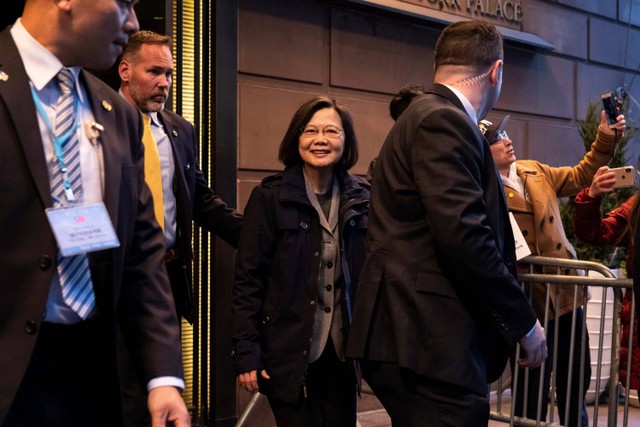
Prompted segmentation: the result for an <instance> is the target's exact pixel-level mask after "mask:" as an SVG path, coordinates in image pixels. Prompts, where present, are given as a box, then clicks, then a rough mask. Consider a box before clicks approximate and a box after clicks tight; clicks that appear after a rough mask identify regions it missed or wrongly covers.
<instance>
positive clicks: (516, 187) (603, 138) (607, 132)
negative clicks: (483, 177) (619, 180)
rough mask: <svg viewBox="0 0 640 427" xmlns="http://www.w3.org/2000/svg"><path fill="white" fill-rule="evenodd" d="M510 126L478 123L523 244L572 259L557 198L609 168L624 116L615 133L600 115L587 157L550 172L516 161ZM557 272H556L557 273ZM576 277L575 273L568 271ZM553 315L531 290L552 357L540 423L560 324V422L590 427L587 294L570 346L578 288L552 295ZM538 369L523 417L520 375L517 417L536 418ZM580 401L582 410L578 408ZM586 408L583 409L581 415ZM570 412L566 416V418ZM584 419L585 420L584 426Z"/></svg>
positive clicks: (542, 292)
mask: <svg viewBox="0 0 640 427" xmlns="http://www.w3.org/2000/svg"><path fill="white" fill-rule="evenodd" d="M508 121H509V116H506V117H505V118H504V119H503V120H502V121H501V122H500V123H499V124H498V125H493V124H492V123H490V122H487V121H483V122H481V123H480V128H481V130H483V131H484V134H485V137H486V138H487V140H488V141H489V144H490V146H491V153H492V155H493V159H494V162H495V164H496V167H497V168H498V170H499V171H500V176H501V178H502V182H503V185H504V192H505V196H506V199H507V204H508V205H509V211H511V212H512V213H513V215H514V217H515V219H516V222H517V224H518V227H519V228H520V230H521V231H522V234H523V236H524V239H525V241H526V242H527V244H528V246H529V249H530V250H531V253H532V254H533V255H540V256H546V257H554V258H565V259H574V258H576V254H575V250H574V249H573V246H572V245H571V243H569V240H568V239H567V236H566V234H565V232H564V227H563V226H562V220H561V217H560V206H559V203H558V199H559V198H561V197H567V196H572V195H575V194H577V193H578V192H579V191H580V190H582V189H583V188H584V187H585V186H588V185H589V184H590V183H591V180H592V178H593V175H594V174H595V172H596V171H597V170H598V168H599V167H600V166H603V165H606V164H607V163H608V162H609V161H610V160H611V157H612V156H613V151H614V148H615V143H616V141H617V139H619V137H620V135H621V134H622V132H623V131H624V126H625V121H624V116H622V115H620V116H619V117H618V122H617V124H616V129H615V130H612V129H610V128H609V126H608V125H607V122H606V119H605V116H604V112H602V117H601V122H600V127H599V129H598V134H597V136H596V140H595V141H594V142H593V144H592V145H591V150H590V151H589V152H587V153H586V154H585V156H584V157H583V158H582V160H581V161H580V162H579V163H578V164H577V165H576V166H573V167H571V166H565V167H551V166H549V165H546V164H543V163H540V162H538V161H535V160H516V156H515V150H514V147H513V142H512V141H511V139H510V138H509V136H508V134H507V133H506V131H505V130H504V128H505V126H506V124H507V123H508ZM522 269H524V271H527V270H528V267H527V268H525V267H524V266H522V267H521V271H522ZM553 273H555V270H554V271H553ZM567 273H568V274H576V272H575V271H570V272H567ZM549 294H550V302H549V314H548V319H547V325H546V326H545V325H544V323H543V322H544V321H545V299H546V288H545V287H543V286H533V288H532V290H531V298H532V305H533V308H534V310H535V312H536V314H537V316H538V319H539V320H540V322H541V323H543V326H545V330H546V331H547V346H548V354H549V358H548V359H547V361H546V363H545V366H544V369H545V372H544V387H543V393H542V400H541V401H542V402H545V405H543V407H542V408H541V411H540V419H541V420H543V421H544V420H545V418H546V415H547V405H546V402H547V400H548V399H547V398H548V390H549V382H550V377H551V368H552V367H553V365H554V363H553V362H554V361H553V357H554V348H553V346H554V335H555V331H556V325H555V322H556V321H557V322H558V328H557V329H558V339H557V340H556V341H557V342H558V348H557V349H555V350H556V352H557V360H556V372H555V382H556V395H557V400H556V402H557V404H558V412H559V415H560V422H561V423H563V424H564V425H567V426H587V425H588V415H587V412H586V407H585V404H584V396H585V394H586V391H587V390H588V388H589V382H590V379H591V368H590V365H591V364H590V357H589V351H588V350H589V348H588V343H589V336H588V333H586V331H585V336H586V340H585V343H584V346H583V343H582V335H583V334H582V328H581V325H582V324H583V323H584V322H583V316H584V313H583V308H582V305H583V303H584V302H585V301H586V298H585V294H584V289H583V288H578V294H577V302H576V303H575V307H576V322H575V325H576V327H575V329H576V331H575V339H574V341H573V342H571V332H572V313H573V308H574V301H575V299H574V286H558V289H555V287H552V289H551V290H550V292H549ZM571 344H573V345H574V347H575V349H576V350H575V351H576V353H575V354H574V357H573V361H574V362H573V369H572V372H573V375H572V376H571V381H570V384H569V378H568V373H569V370H570V366H569V365H570V360H569V355H570V348H571ZM583 348H584V349H586V351H584V358H585V362H584V366H585V370H584V375H583V387H582V395H580V393H578V392H577V390H580V380H581V379H580V375H579V372H580V359H581V354H580V353H581V351H580V350H581V349H583ZM539 376H540V368H538V369H534V370H531V371H530V373H529V380H528V385H529V387H528V393H527V405H526V409H527V411H526V414H524V412H523V406H524V405H523V396H524V386H523V385H524V382H525V381H524V371H521V372H520V374H519V378H520V379H519V381H518V383H519V384H518V390H517V397H516V409H515V411H516V412H515V415H517V416H526V417H527V418H531V419H536V418H537V413H538V386H539V384H540V381H539ZM568 393H570V404H569V408H568V411H566V409H567V408H566V407H565V406H566V397H567V394H568ZM580 400H582V405H580V403H579V402H580ZM580 406H582V410H580ZM567 412H568V413H567ZM565 415H567V416H568V423H567V422H566V420H567V418H566V417H565ZM580 420H581V421H580Z"/></svg>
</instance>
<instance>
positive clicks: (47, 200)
mask: <svg viewBox="0 0 640 427" xmlns="http://www.w3.org/2000/svg"><path fill="white" fill-rule="evenodd" d="M0 72H3V73H5V74H4V75H6V80H0V98H1V99H2V101H3V102H4V103H5V104H6V106H7V111H8V113H9V115H10V116H11V119H12V121H13V123H14V129H15V132H16V134H17V136H18V139H19V143H20V145H21V146H22V149H23V152H24V156H25V159H26V162H27V166H28V171H29V173H30V174H31V176H32V177H33V181H34V182H35V185H36V188H37V190H38V194H39V195H40V199H41V201H42V204H43V206H45V207H49V206H51V204H52V200H51V190H50V187H49V171H48V169H47V163H46V159H45V155H44V149H43V147H42V137H41V135H40V127H39V124H38V117H37V115H36V109H35V105H34V103H33V99H32V97H31V89H30V88H29V77H28V76H27V72H26V70H25V69H24V65H23V63H22V60H21V58H20V54H19V53H18V49H17V48H16V45H15V43H14V42H13V38H12V37H11V33H9V30H8V29H7V30H5V31H3V32H2V33H0ZM3 137H5V138H6V135H4V136H3Z"/></svg>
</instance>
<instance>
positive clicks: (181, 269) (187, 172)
mask: <svg viewBox="0 0 640 427" xmlns="http://www.w3.org/2000/svg"><path fill="white" fill-rule="evenodd" d="M158 118H159V120H160V122H161V123H162V125H163V126H164V128H165V132H166V133H167V135H168V137H169V140H170V141H171V147H172V149H173V160H174V164H175V180H174V194H175V196H176V205H177V219H176V223H177V224H176V228H177V230H176V246H177V247H178V249H179V253H180V262H179V265H178V268H174V267H170V268H169V276H170V279H171V287H172V288H173V294H174V298H175V301H176V308H177V310H178V315H180V316H183V317H184V318H185V319H187V320H188V321H189V322H190V323H193V321H194V318H195V312H194V307H193V303H192V285H191V267H192V260H193V253H192V250H191V232H192V220H195V222H196V224H198V225H199V226H200V227H202V228H204V229H205V230H207V231H209V232H211V233H214V234H217V235H218V236H220V237H221V238H222V239H224V240H225V241H226V242H227V243H229V244H230V245H232V246H233V247H237V246H238V239H239V237H240V228H241V226H242V216H241V215H240V214H239V213H238V212H237V211H235V210H233V209H230V208H228V207H227V204H226V203H225V202H224V201H223V200H222V199H221V198H220V197H218V196H217V195H216V194H215V193H214V192H213V190H212V189H211V188H210V187H209V185H208V184H207V180H206V179H205V177H204V175H203V173H202V170H200V166H199V165H198V159H197V138H196V132H195V129H194V128H193V125H192V124H191V123H189V122H188V121H187V120H185V119H184V118H182V117H181V116H179V115H177V114H176V113H174V112H172V111H169V110H163V111H161V112H160V113H159V114H158Z"/></svg>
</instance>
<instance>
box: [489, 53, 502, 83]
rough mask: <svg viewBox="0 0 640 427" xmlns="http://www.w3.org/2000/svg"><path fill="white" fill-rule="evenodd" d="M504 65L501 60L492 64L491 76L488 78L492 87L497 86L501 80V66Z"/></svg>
mask: <svg viewBox="0 0 640 427" xmlns="http://www.w3.org/2000/svg"><path fill="white" fill-rule="evenodd" d="M503 65H504V61H503V60H502V59H498V60H497V61H496V62H494V64H493V68H492V69H491V74H489V77H490V79H491V84H492V85H493V86H495V85H497V84H498V83H499V82H500V81H501V79H502V66H503Z"/></svg>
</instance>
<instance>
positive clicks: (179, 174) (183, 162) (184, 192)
mask: <svg viewBox="0 0 640 427" xmlns="http://www.w3.org/2000/svg"><path fill="white" fill-rule="evenodd" d="M158 119H159V120H160V122H161V123H162V125H163V126H164V130H165V132H166V133H167V137H168V138H169V142H170V143H171V151H172V153H173V164H174V167H175V179H176V180H177V186H175V187H176V188H175V189H174V190H175V192H176V199H177V203H178V210H179V209H180V207H181V206H185V204H187V203H191V194H190V193H189V189H188V187H187V178H186V177H185V174H184V167H185V166H187V165H188V166H187V167H193V165H190V164H189V162H188V161H187V159H185V155H184V150H182V149H181V147H180V141H179V139H180V138H181V137H182V135H180V128H179V127H178V126H177V125H176V124H175V123H174V122H173V120H172V119H171V116H169V115H168V114H166V113H165V112H164V111H161V112H160V113H159V114H158Z"/></svg>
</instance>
